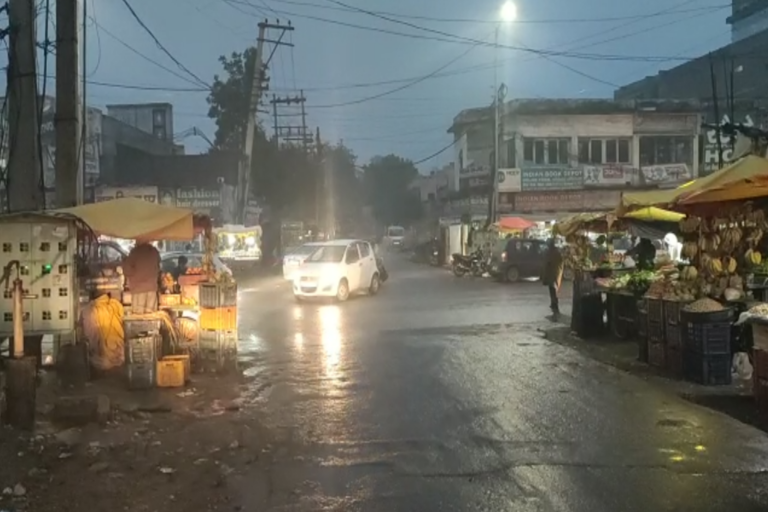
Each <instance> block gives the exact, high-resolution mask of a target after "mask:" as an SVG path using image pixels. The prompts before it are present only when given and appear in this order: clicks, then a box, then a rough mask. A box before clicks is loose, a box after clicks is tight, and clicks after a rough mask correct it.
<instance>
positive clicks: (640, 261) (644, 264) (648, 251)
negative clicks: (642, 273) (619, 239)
mask: <svg viewBox="0 0 768 512" xmlns="http://www.w3.org/2000/svg"><path fill="white" fill-rule="evenodd" d="M627 256H630V257H631V258H632V259H633V260H635V262H636V267H637V268H638V269H639V270H653V266H654V261H655V260H656V247H655V246H654V245H653V242H651V241H650V240H649V239H648V238H641V239H640V243H639V244H637V245H636V246H634V247H633V248H632V249H630V250H629V251H627Z"/></svg>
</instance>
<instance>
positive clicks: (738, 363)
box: [731, 352, 752, 380]
mask: <svg viewBox="0 0 768 512" xmlns="http://www.w3.org/2000/svg"><path fill="white" fill-rule="evenodd" d="M731 373H733V374H734V375H735V376H736V378H738V379H741V380H750V379H751V378H752V363H750V362H749V355H748V354H747V353H746V352H736V353H735V354H733V364H732V365H731Z"/></svg>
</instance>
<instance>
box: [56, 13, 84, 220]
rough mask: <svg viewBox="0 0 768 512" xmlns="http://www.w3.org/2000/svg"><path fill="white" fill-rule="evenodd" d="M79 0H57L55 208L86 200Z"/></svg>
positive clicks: (73, 204) (74, 204)
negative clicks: (82, 151)
mask: <svg viewBox="0 0 768 512" xmlns="http://www.w3.org/2000/svg"><path fill="white" fill-rule="evenodd" d="M79 3H80V2H79V0H58V1H57V2H56V116H55V118H54V126H55V129H56V207H57V208H67V207H70V206H76V205H78V204H82V203H83V162H82V161H81V159H80V153H81V137H82V130H81V122H82V120H81V115H82V112H81V110H80V82H79V80H78V75H79V70H80V58H79V46H80V45H79V41H78V18H79Z"/></svg>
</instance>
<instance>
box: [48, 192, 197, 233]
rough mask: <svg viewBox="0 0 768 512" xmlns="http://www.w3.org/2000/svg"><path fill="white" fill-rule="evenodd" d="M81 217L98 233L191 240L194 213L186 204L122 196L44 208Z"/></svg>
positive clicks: (55, 212)
mask: <svg viewBox="0 0 768 512" xmlns="http://www.w3.org/2000/svg"><path fill="white" fill-rule="evenodd" d="M44 213H45V214H52V215H70V216H74V217H77V218H78V219H80V220H82V221H83V222H84V223H85V224H86V225H88V227H90V228H91V229H92V230H93V231H94V232H95V233H96V234H98V235H106V236H111V237H115V238H125V239H136V240H146V241H152V240H171V241H173V240H176V241H184V240H192V239H193V238H194V237H195V229H194V220H193V217H194V214H193V212H192V210H189V209H186V208H176V207H172V206H163V205H159V204H155V203H150V202H148V201H144V200H143V199H136V198H133V197H125V198H121V199H113V200H111V201H102V202H99V203H90V204H84V205H81V206H75V207H72V208H62V209H59V210H53V211H49V212H44Z"/></svg>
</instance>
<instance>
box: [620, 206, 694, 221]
mask: <svg viewBox="0 0 768 512" xmlns="http://www.w3.org/2000/svg"><path fill="white" fill-rule="evenodd" d="M621 218H622V219H634V220H642V221H646V222H680V221H681V220H683V219H684V218H685V215H683V214H682V213H677V212H671V211H669V210H662V209H661V208H656V207H653V206H648V207H645V208H640V209H639V210H633V211H631V212H628V213H626V214H624V215H622V217H621Z"/></svg>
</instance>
